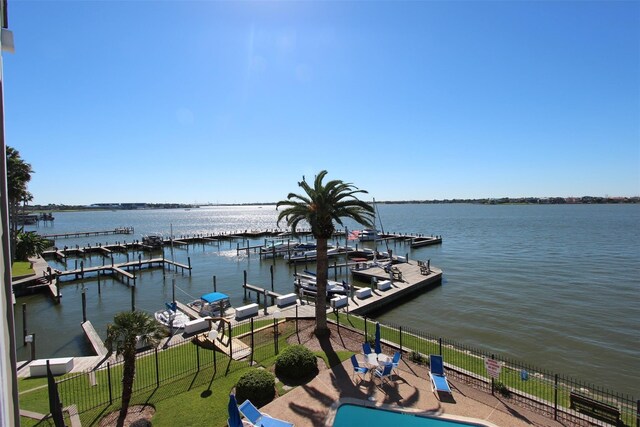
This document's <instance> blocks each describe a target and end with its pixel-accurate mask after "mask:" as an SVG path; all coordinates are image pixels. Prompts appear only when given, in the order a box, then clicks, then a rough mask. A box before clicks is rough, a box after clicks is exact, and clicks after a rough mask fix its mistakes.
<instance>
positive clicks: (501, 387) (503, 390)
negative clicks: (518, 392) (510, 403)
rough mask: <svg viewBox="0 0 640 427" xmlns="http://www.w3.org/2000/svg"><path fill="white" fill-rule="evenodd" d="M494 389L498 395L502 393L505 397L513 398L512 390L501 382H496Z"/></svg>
mask: <svg viewBox="0 0 640 427" xmlns="http://www.w3.org/2000/svg"><path fill="white" fill-rule="evenodd" d="M493 387H494V389H495V390H496V391H497V392H498V393H500V394H501V395H503V396H504V397H511V390H509V388H508V387H507V386H506V384H504V383H502V382H500V381H496V382H495V384H494V385H493Z"/></svg>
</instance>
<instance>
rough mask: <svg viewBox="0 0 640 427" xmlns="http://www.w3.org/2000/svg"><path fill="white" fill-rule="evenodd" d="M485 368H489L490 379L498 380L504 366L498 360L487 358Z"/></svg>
mask: <svg viewBox="0 0 640 427" xmlns="http://www.w3.org/2000/svg"><path fill="white" fill-rule="evenodd" d="M484 366H485V367H486V368H487V374H489V376H490V377H492V378H498V377H499V376H500V370H501V369H502V364H501V363H500V362H498V361H497V360H495V359H490V358H488V357H485V358H484Z"/></svg>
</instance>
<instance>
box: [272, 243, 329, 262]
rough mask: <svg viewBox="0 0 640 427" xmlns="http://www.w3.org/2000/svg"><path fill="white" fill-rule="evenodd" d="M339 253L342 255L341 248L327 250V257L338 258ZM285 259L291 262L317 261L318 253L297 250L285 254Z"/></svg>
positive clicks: (315, 251) (314, 250)
mask: <svg viewBox="0 0 640 427" xmlns="http://www.w3.org/2000/svg"><path fill="white" fill-rule="evenodd" d="M339 253H340V249H339V248H334V247H329V248H327V257H332V256H336V255H338V254H339ZM284 257H285V259H288V260H289V262H302V261H315V259H316V258H317V257H318V251H317V250H316V249H312V250H306V249H305V250H296V251H293V252H289V253H287V254H285V256H284Z"/></svg>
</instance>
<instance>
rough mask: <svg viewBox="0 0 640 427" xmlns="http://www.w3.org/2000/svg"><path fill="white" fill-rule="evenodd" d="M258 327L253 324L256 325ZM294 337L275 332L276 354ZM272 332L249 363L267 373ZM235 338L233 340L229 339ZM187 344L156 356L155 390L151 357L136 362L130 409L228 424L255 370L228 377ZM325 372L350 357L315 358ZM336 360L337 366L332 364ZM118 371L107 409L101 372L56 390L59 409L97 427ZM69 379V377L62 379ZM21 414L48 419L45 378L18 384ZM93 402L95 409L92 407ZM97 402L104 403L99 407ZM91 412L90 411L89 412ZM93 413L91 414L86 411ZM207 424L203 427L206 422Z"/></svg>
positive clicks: (173, 420) (262, 336)
mask: <svg viewBox="0 0 640 427" xmlns="http://www.w3.org/2000/svg"><path fill="white" fill-rule="evenodd" d="M257 323H258V322H256V324H257ZM294 332H295V329H294V328H293V324H292V323H289V324H287V325H284V324H283V325H281V326H280V335H279V339H278V343H279V348H280V350H283V349H284V348H286V347H287V346H288V344H287V337H288V336H290V335H291V334H293V333H294ZM271 333H272V328H267V329H265V330H263V331H262V332H261V333H258V334H256V337H255V342H256V351H255V357H254V360H255V361H256V362H257V364H258V366H260V367H263V368H264V369H267V370H272V369H273V365H274V364H275V361H276V355H275V353H274V349H273V335H270V334H271ZM234 335H235V334H234ZM197 353H198V352H197V351H196V346H194V345H191V344H185V345H179V346H176V347H175V348H172V349H169V350H164V351H161V352H159V353H158V365H157V366H158V368H159V372H160V386H159V387H156V362H155V356H154V355H153V354H151V355H149V356H146V357H141V358H139V359H138V361H137V363H136V380H135V381H136V385H135V386H134V390H138V391H136V392H134V396H133V398H132V402H131V405H140V404H150V405H152V406H153V407H155V409H156V413H155V415H154V417H153V419H152V422H153V425H154V426H159V427H162V426H176V425H178V426H179V425H184V426H190V425H205V424H206V425H209V426H213V427H223V426H225V425H226V422H227V404H228V402H229V393H230V391H231V390H232V389H233V388H234V387H235V385H236V383H237V382H238V379H239V378H240V377H241V376H242V375H243V374H244V373H246V372H248V371H249V370H251V369H256V368H255V367H249V366H248V364H247V362H246V360H245V361H239V362H237V361H232V362H231V364H230V365H229V367H230V369H229V372H228V373H227V366H228V364H229V358H228V357H225V356H224V355H223V354H221V353H217V360H216V364H215V368H216V369H215V371H214V363H213V359H212V354H213V353H212V352H211V351H208V350H203V349H200V350H199V355H198V354H197ZM315 354H316V355H317V356H318V357H319V358H322V359H323V360H324V361H325V363H326V364H327V366H329V364H330V360H333V363H334V364H335V363H337V360H339V361H340V362H342V361H344V360H346V359H348V358H349V357H351V355H352V354H353V353H352V352H348V351H337V352H336V355H337V358H335V357H332V358H330V357H327V355H326V354H325V353H324V352H321V351H319V352H315ZM336 359H337V360H336ZM195 360H199V362H200V366H201V368H200V370H196V369H195V365H194V361H195ZM120 375H121V366H118V367H116V366H114V367H112V368H111V378H112V382H113V387H112V390H113V397H114V399H113V404H112V405H109V404H108V402H109V398H108V378H107V373H106V371H105V370H102V371H98V372H97V375H96V379H97V385H95V386H90V385H89V382H88V379H87V376H86V375H81V376H75V378H74V379H71V380H69V381H65V382H62V383H60V384H59V385H58V388H59V392H60V395H61V399H62V404H63V406H67V405H69V404H72V403H75V404H76V405H77V406H78V409H79V410H80V411H81V419H82V425H84V426H96V425H98V423H99V422H100V420H101V419H102V418H103V417H104V416H106V415H107V414H109V413H111V412H113V411H116V410H118V409H119V404H120V401H119V399H118V397H119V395H120V394H119V393H120V390H121V389H120ZM67 376H70V377H71V375H67ZM18 385H19V390H20V392H21V393H22V394H21V395H20V408H21V409H26V410H30V411H34V412H38V413H42V414H45V413H48V412H49V410H48V391H47V388H46V386H45V387H42V386H43V385H46V379H45V378H34V379H20V380H19V384H18ZM276 390H277V392H278V395H283V394H285V393H287V392H288V391H290V390H291V389H290V388H288V387H284V385H283V384H282V383H280V382H277V383H276ZM94 400H95V402H96V403H95V404H94V403H92V401H94ZM100 402H107V403H106V404H105V403H100ZM92 407H93V408H92ZM89 408H92V409H89ZM205 420H206V422H205ZM21 425H23V426H49V425H53V423H52V422H49V421H46V422H38V421H36V420H31V419H28V418H25V417H21Z"/></svg>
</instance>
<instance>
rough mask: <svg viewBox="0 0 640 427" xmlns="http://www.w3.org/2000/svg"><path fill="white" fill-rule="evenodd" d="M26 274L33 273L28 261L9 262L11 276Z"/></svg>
mask: <svg viewBox="0 0 640 427" xmlns="http://www.w3.org/2000/svg"><path fill="white" fill-rule="evenodd" d="M28 274H35V271H33V268H31V263H30V262H29V261H16V262H14V263H13V264H11V277H18V276H26V275H28Z"/></svg>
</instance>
